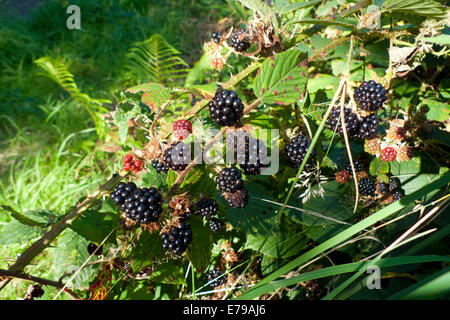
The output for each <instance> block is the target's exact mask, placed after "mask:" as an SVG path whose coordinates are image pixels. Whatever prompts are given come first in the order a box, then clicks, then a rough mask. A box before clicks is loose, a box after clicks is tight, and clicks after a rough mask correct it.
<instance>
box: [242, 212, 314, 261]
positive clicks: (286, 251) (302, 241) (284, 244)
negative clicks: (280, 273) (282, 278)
mask: <svg viewBox="0 0 450 320" xmlns="http://www.w3.org/2000/svg"><path fill="white" fill-rule="evenodd" d="M287 220H288V219H286V218H284V219H283V220H282V222H281V223H280V225H278V224H276V225H275V226H274V228H272V230H271V232H270V234H257V235H253V234H249V235H247V242H246V243H245V248H247V249H253V250H255V251H258V250H260V251H261V252H262V253H264V256H266V255H267V256H269V257H274V258H288V257H291V256H293V255H295V254H297V253H299V252H300V250H302V249H304V248H305V246H306V244H307V243H308V241H309V240H308V238H307V237H305V236H304V235H303V234H302V233H301V229H299V228H298V226H295V225H294V224H293V223H289V222H287ZM266 238H267V239H266ZM261 244H263V246H262V247H261ZM260 247H261V249H260Z"/></svg>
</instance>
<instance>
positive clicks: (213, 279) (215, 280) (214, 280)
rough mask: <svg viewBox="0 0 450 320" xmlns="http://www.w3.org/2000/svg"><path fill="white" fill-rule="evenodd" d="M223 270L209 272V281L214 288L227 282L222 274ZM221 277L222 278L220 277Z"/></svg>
mask: <svg viewBox="0 0 450 320" xmlns="http://www.w3.org/2000/svg"><path fill="white" fill-rule="evenodd" d="M222 275H223V272H222V271H219V270H211V271H210V272H208V275H207V276H208V283H209V285H210V286H211V287H212V288H215V287H218V286H220V285H221V284H223V283H225V277H223V276H222ZM219 277H220V278H219Z"/></svg>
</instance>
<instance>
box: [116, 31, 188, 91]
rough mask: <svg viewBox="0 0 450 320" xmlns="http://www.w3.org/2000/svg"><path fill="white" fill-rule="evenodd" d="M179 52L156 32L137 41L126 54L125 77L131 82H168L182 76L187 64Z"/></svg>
mask: <svg viewBox="0 0 450 320" xmlns="http://www.w3.org/2000/svg"><path fill="white" fill-rule="evenodd" d="M180 54H181V53H180V52H179V51H178V50H177V49H175V48H174V47H172V46H171V45H170V44H169V43H167V42H166V41H165V40H164V38H163V37H161V36H160V35H158V34H155V35H153V36H151V37H150V38H149V39H147V40H145V41H142V42H137V43H135V44H134V46H133V48H131V49H130V51H129V52H128V53H127V55H126V59H127V65H126V66H125V68H126V73H125V78H126V79H127V80H129V81H132V82H158V83H169V82H173V81H175V80H176V79H179V78H184V77H185V76H186V73H187V71H188V67H189V66H188V64H187V63H186V62H185V61H184V60H183V59H181V58H180V57H179V55H180Z"/></svg>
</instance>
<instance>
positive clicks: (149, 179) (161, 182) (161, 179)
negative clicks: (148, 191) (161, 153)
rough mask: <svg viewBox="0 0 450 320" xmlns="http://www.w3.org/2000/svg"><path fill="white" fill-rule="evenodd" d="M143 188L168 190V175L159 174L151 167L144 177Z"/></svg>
mask: <svg viewBox="0 0 450 320" xmlns="http://www.w3.org/2000/svg"><path fill="white" fill-rule="evenodd" d="M141 179H142V186H144V187H155V188H156V189H158V190H161V189H163V190H164V189H166V187H167V181H166V180H167V174H164V173H158V172H156V170H155V169H154V168H153V167H151V168H149V170H148V171H147V172H145V173H144V174H143V175H142V177H141Z"/></svg>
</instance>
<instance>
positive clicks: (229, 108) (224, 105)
mask: <svg viewBox="0 0 450 320" xmlns="http://www.w3.org/2000/svg"><path fill="white" fill-rule="evenodd" d="M243 111H244V104H243V103H242V101H241V99H239V97H238V95H237V93H236V91H234V90H227V89H223V90H218V91H217V92H216V94H215V96H214V98H213V99H212V100H211V101H210V102H209V114H210V116H211V118H212V119H213V120H214V121H215V122H216V123H217V124H219V125H221V126H231V125H234V124H236V123H237V122H238V121H239V120H240V119H241V118H242V116H243V114H244V113H243Z"/></svg>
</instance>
